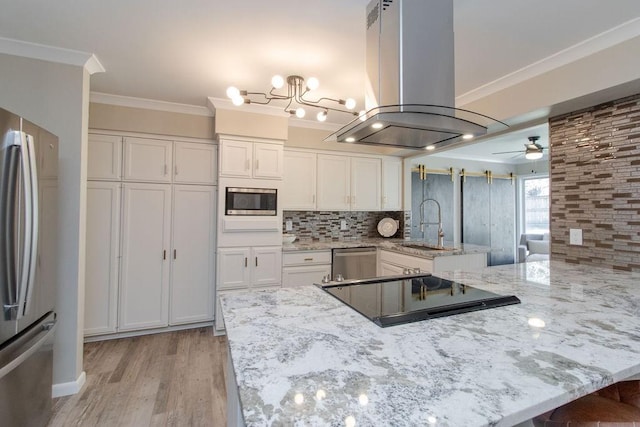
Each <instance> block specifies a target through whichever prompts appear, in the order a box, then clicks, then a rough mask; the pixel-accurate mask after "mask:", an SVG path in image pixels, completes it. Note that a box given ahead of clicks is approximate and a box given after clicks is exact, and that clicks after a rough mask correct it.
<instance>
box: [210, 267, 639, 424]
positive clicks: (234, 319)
mask: <svg viewBox="0 0 640 427" xmlns="http://www.w3.org/2000/svg"><path fill="white" fill-rule="evenodd" d="M440 276H442V277H446V278H449V279H453V280H457V281H459V282H462V283H465V284H467V285H471V286H475V287H478V288H481V289H485V290H489V291H492V292H496V293H500V294H505V295H506V294H515V295H516V296H518V297H519V298H520V300H521V301H522V303H521V304H518V305H511V306H507V307H499V308H494V309H489V310H483V311H476V312H471V313H465V314H460V315H456V316H451V317H442V318H437V319H431V320H426V321H421V322H416V323H410V324H405V325H399V326H394V327H389V328H380V327H378V326H377V325H375V324H374V323H372V322H370V321H369V320H368V319H366V318H365V317H363V316H362V315H360V314H359V313H357V312H355V311H354V310H352V309H350V308H349V307H347V306H346V305H344V304H342V303H341V302H340V301H338V300H337V299H335V298H333V297H332V296H330V295H328V294H327V293H325V292H324V291H323V290H321V289H319V288H317V287H315V286H302V287H297V288H289V289H280V290H277V291H265V292H253V293H236V294H232V295H225V296H222V297H221V300H222V307H223V314H224V320H225V324H226V329H227V336H228V342H229V355H230V370H229V380H230V381H229V384H228V386H227V392H228V396H229V404H230V405H231V410H230V411H229V415H228V416H229V420H230V422H231V423H233V422H234V420H235V418H234V417H237V416H240V412H238V410H237V408H239V407H241V408H242V410H241V414H242V415H241V416H240V419H239V420H238V421H239V422H245V423H246V424H247V425H256V426H258V425H260V426H261V425H294V424H295V425H336V426H337V425H347V426H358V425H376V426H379V425H393V426H400V425H434V426H436V425H437V426H484V425H500V426H510V425H514V424H518V423H520V422H523V421H526V420H528V419H530V418H532V417H534V416H536V415H538V414H540V413H544V412H546V411H548V410H550V409H552V408H555V407H558V406H560V405H562V404H564V403H566V402H569V401H571V400H574V399H576V398H578V397H580V396H582V395H585V394H588V393H590V392H592V391H594V390H597V389H600V388H602V387H604V386H606V385H609V384H611V383H614V382H617V381H620V380H623V379H626V378H628V377H631V376H634V375H637V374H638V373H640V288H639V287H638V286H637V282H638V279H640V276H639V275H638V274H634V273H625V272H616V271H612V270H603V269H597V268H593V267H587V266H578V265H570V264H564V263H559V262H548V261H547V262H537V263H523V264H515V265H508V266H501V267H492V268H487V269H484V270H483V271H481V272H476V273H446V274H440ZM233 374H235V378H234V375H233ZM238 398H239V402H238ZM238 403H239V404H238Z"/></svg>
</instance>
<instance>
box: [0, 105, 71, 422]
mask: <svg viewBox="0 0 640 427" xmlns="http://www.w3.org/2000/svg"><path fill="white" fill-rule="evenodd" d="M0 138H1V139H0V143H1V144H2V145H1V146H0V303H1V305H0V310H1V311H0V425H3V426H4V425H6V426H44V425H46V424H47V422H48V420H49V416H50V413H51V385H52V367H53V334H54V331H55V326H56V313H55V311H54V302H55V297H56V278H57V264H58V263H57V258H56V257H57V255H56V254H57V250H56V241H57V237H56V228H57V194H58V179H57V175H58V138H57V137H56V136H55V135H53V134H51V133H49V132H47V131H46V130H44V129H42V128H39V127H38V126H36V125H35V124H33V123H30V122H29V121H27V120H25V119H23V118H21V117H19V116H16V115H15V114H12V113H10V112H8V111H6V110H3V109H1V108H0Z"/></svg>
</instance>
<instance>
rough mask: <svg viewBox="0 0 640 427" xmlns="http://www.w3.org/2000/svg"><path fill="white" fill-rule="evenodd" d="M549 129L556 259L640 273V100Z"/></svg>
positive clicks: (575, 116) (561, 120) (556, 122)
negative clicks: (577, 240) (579, 238)
mask: <svg viewBox="0 0 640 427" xmlns="http://www.w3.org/2000/svg"><path fill="white" fill-rule="evenodd" d="M549 126H550V129H549V132H550V134H549V140H550V145H551V147H550V155H551V166H550V168H551V171H550V177H551V237H552V241H551V259H553V260H562V261H566V262H569V263H576V264H591V265H597V266H603V267H611V268H613V269H616V270H627V271H640V94H639V95H634V96H631V97H628V98H624V99H620V100H617V101H613V102H609V103H606V104H602V105H598V106H595V107H592V108H589V109H586V110H581V111H577V112H573V113H570V114H566V115H563V116H559V117H554V118H551V119H550V120H549ZM571 228H580V229H582V233H583V245H582V246H575V245H570V244H569V229H571Z"/></svg>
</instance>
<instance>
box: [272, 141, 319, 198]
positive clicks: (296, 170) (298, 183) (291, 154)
mask: <svg viewBox="0 0 640 427" xmlns="http://www.w3.org/2000/svg"><path fill="white" fill-rule="evenodd" d="M280 200H282V208H283V209H285V210H314V209H315V208H316V154H314V153H305V152H301V151H285V153H284V180H283V189H282V197H281V198H280Z"/></svg>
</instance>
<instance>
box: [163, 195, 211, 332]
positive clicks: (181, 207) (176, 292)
mask: <svg viewBox="0 0 640 427" xmlns="http://www.w3.org/2000/svg"><path fill="white" fill-rule="evenodd" d="M215 199H216V191H215V187H207V186H201V185H174V187H173V215H172V220H173V227H172V235H173V236H172V242H173V244H172V251H171V285H170V286H171V303H170V312H171V319H170V324H172V325H175V324H178V323H189V322H199V321H207V320H211V319H213V285H214V278H215V270H214V259H215V228H216V227H215V216H216V210H215Z"/></svg>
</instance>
